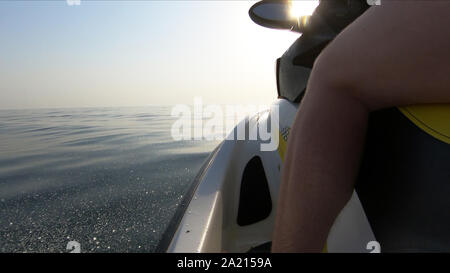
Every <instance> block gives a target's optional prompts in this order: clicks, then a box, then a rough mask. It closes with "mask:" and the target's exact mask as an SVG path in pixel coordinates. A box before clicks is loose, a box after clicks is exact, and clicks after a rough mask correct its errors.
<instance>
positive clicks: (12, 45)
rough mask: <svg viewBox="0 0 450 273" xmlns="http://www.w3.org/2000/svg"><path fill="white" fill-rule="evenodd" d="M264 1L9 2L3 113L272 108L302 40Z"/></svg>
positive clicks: (0, 31) (1, 62) (1, 27)
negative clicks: (272, 18) (280, 64)
mask: <svg viewBox="0 0 450 273" xmlns="http://www.w3.org/2000/svg"><path fill="white" fill-rule="evenodd" d="M253 3H254V1H86V0H84V1H83V0H81V5H79V6H69V5H67V3H66V1H0V37H1V42H0V109H5V108H46V107H90V106H134V105H136V106H140V105H167V104H176V103H186V104H192V103H193V98H194V96H200V97H202V98H203V100H204V102H205V103H220V104H223V103H227V104H228V103H230V104H232V103H233V104H267V103H270V102H271V101H272V100H273V99H275V98H276V84H275V60H276V58H277V57H279V56H281V55H282V53H283V52H284V51H285V50H286V49H287V48H288V46H289V45H290V44H291V43H292V42H293V41H294V40H295V39H296V38H298V34H295V33H292V32H289V31H279V30H271V29H266V28H263V27H260V26H258V25H256V24H254V23H253V22H252V21H251V20H250V18H249V17H248V9H249V7H250V6H251V5H252V4H253Z"/></svg>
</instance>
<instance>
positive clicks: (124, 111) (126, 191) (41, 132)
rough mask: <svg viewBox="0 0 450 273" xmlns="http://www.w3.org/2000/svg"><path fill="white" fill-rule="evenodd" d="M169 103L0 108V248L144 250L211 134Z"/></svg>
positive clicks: (202, 154)
mask: <svg viewBox="0 0 450 273" xmlns="http://www.w3.org/2000/svg"><path fill="white" fill-rule="evenodd" d="M175 120H176V118H174V117H172V116H171V107H156V106H152V107H134V108H82V109H46V110H1V111H0V252H67V251H68V250H66V246H67V244H68V242H70V241H77V242H79V243H80V245H81V252H152V251H154V250H155V247H156V245H157V244H158V242H159V240H160V239H161V236H162V233H163V232H164V231H165V228H166V226H167V224H168V223H169V221H170V220H171V217H172V216H173V214H174V212H175V210H176V208H177V206H178V204H179V202H180V200H181V199H182V197H183V195H184V193H185V192H186V190H187V189H188V187H189V185H190V183H191V182H192V180H193V178H194V177H195V175H196V173H197V171H198V170H199V169H200V167H201V164H202V162H203V161H204V160H205V159H206V157H207V156H208V155H209V153H210V152H211V151H212V150H213V149H214V148H215V146H216V145H218V143H219V141H194V140H186V141H175V140H173V138H172V137H171V133H170V132H171V126H172V124H173V122H174V121H175Z"/></svg>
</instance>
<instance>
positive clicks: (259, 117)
mask: <svg viewBox="0 0 450 273" xmlns="http://www.w3.org/2000/svg"><path fill="white" fill-rule="evenodd" d="M288 6H289V2H288V1H267V0H265V1H260V2H258V3H256V4H255V5H254V6H252V8H251V9H250V11H249V14H250V17H251V19H252V20H253V21H254V22H255V23H257V24H259V25H262V26H264V27H270V28H277V29H289V30H291V31H295V32H298V33H302V35H301V36H300V37H299V38H298V39H297V40H296V41H295V42H294V43H293V44H292V45H291V47H290V48H289V49H288V50H287V51H286V52H285V53H284V55H283V56H282V57H281V58H279V59H278V60H277V61H276V75H275V76H276V78H277V89H278V90H277V92H278V99H277V100H275V101H274V102H273V104H272V106H271V108H270V109H269V110H267V111H264V112H260V113H257V114H255V115H254V116H249V117H247V118H246V119H244V120H242V121H241V122H240V124H238V125H237V126H236V128H235V129H234V130H233V131H232V132H231V133H230V135H234V134H236V131H237V130H238V128H239V127H241V128H242V127H245V128H249V129H252V128H256V127H259V126H263V125H264V126H266V125H265V124H268V123H270V120H271V119H274V118H276V119H277V120H278V122H279V126H278V129H277V130H272V132H271V134H272V137H273V138H278V145H277V147H276V148H275V149H273V150H269V151H262V149H261V144H262V143H264V141H262V140H261V141H259V140H256V141H255V140H232V138H227V139H225V140H224V141H223V142H222V143H221V144H220V145H219V146H218V147H217V148H216V149H215V150H214V151H213V152H212V153H211V155H210V156H209V157H208V159H207V160H206V161H205V163H204V165H203V166H202V168H201V170H200V171H199V173H198V174H197V176H196V178H195V179H194V181H193V183H192V185H191V188H190V189H189V190H188V193H187V194H186V195H185V196H184V200H183V201H182V202H181V204H180V206H179V208H178V211H177V212H176V213H175V216H174V217H173V219H172V221H171V222H170V224H169V226H168V228H167V230H166V232H165V234H164V236H163V238H162V240H161V242H160V244H159V246H158V248H157V251H158V252H171V253H173V252H177V253H178V252H183V253H186V252H219V253H224V252H226V253H230V252H233V253H236V252H239V253H243V252H269V251H270V246H271V238H272V231H273V226H274V219H275V211H276V204H277V197H278V189H279V184H280V171H281V168H282V165H283V158H284V155H285V153H286V150H287V149H288V148H289V147H287V146H286V143H287V139H288V137H289V130H290V127H291V125H292V123H293V120H294V117H295V115H296V112H297V110H298V107H299V104H300V102H301V100H302V97H303V94H304V92H305V89H306V83H307V80H308V76H309V73H310V71H311V68H312V66H313V63H314V60H315V58H316V57H317V56H318V55H319V54H320V52H321V51H322V49H323V48H324V47H325V46H326V45H327V44H328V43H329V42H330V41H332V40H333V39H334V37H335V36H336V35H337V34H338V33H339V32H340V31H341V30H342V29H343V28H345V26H347V25H348V24H350V23H351V22H352V21H353V20H355V19H356V18H357V17H358V16H360V15H361V14H362V13H364V12H365V11H366V10H367V9H368V8H369V6H368V5H367V3H366V1H359V0H347V1H321V2H320V4H319V6H318V7H317V8H316V10H315V11H314V13H313V14H312V15H311V16H310V17H308V18H300V19H298V20H293V19H292V18H291V17H290V16H288V14H287V13H288V9H289V7H288ZM349 46H351V45H349ZM374 80H376V79H374ZM274 109H276V110H277V112H276V113H275V111H274ZM275 114H276V115H275ZM272 129H274V128H272ZM449 196H450V106H449V105H444V104H443V105H415V106H407V107H397V108H391V109H385V110H381V111H377V112H374V113H371V115H370V121H369V127H368V132H367V138H366V144H365V151H364V155H363V160H362V165H361V168H360V172H359V176H358V180H357V182H356V186H355V190H354V192H353V196H352V198H351V199H350V201H349V202H348V203H347V205H346V206H345V208H344V209H343V210H342V211H341V213H340V214H339V216H338V217H337V219H336V220H335V222H334V225H333V226H332V228H331V230H330V232H329V235H328V239H327V242H326V245H325V246H324V252H361V253H369V252H417V251H420V252H422V251H426V252H429V251H431V252H432V251H449V250H450V232H449V231H450V217H449V216H450V215H449V213H450V201H449V200H450V199H449ZM323 202H327V200H323Z"/></svg>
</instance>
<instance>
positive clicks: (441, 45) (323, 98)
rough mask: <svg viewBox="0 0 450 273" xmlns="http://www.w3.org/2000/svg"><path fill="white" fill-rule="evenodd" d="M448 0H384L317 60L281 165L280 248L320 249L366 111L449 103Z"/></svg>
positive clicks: (349, 180)
mask: <svg viewBox="0 0 450 273" xmlns="http://www.w3.org/2000/svg"><path fill="white" fill-rule="evenodd" d="M449 12H450V2H446V1H439V2H436V1H395V2H391V1H387V0H384V1H382V5H381V6H379V7H372V8H370V9H369V10H368V11H367V12H366V13H365V14H363V15H362V16H361V17H360V18H358V19H357V20H356V21H355V22H354V23H352V24H351V25H350V26H349V27H347V28H346V29H345V30H344V31H343V32H342V33H341V34H340V35H339V36H338V37H336V39H335V40H334V41H333V42H332V43H331V44H330V45H329V46H328V47H327V48H326V49H325V50H324V52H323V53H322V54H321V55H320V56H319V57H318V59H317V61H316V63H315V64H314V68H313V72H312V74H311V77H310V80H309V82H308V87H307V91H306V95H305V97H304V99H303V101H302V103H301V105H300V108H299V111H298V113H297V117H296V119H295V122H294V125H293V128H292V131H291V135H290V136H289V141H288V152H287V155H286V158H285V164H284V166H283V170H282V177H281V185H280V195H279V197H278V208H277V216H276V223H275V230H274V237H273V244H272V251H274V252H319V251H321V250H322V248H323V246H324V243H325V241H326V238H327V235H328V231H329V229H330V227H331V225H332V224H333V222H334V220H335V218H336V216H337V214H338V213H339V212H340V210H341V209H342V208H343V207H344V206H345V204H346V202H347V201H348V200H349V198H350V197H351V193H352V191H353V183H354V181H355V178H356V175H357V172H358V168H359V161H360V156H361V150H362V146H363V142H364V135H365V131H366V125H367V117H368V113H369V112H370V111H372V110H377V109H381V108H385V107H392V106H400V105H409V104H419V103H443V102H447V103H449V102H450V77H449V75H450V51H448V48H450V39H449V37H448V35H447V34H446V33H445V31H443V29H444V28H446V27H447V26H449V25H450V17H449V16H448V14H449Z"/></svg>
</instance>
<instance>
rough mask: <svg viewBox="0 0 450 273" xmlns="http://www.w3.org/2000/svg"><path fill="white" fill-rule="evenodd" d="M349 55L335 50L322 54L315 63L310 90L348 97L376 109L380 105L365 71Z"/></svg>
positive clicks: (309, 85)
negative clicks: (360, 69)
mask: <svg viewBox="0 0 450 273" xmlns="http://www.w3.org/2000/svg"><path fill="white" fill-rule="evenodd" d="M347 55H348V54H345V52H342V53H341V54H340V52H336V50H334V49H329V50H325V51H324V52H323V53H322V54H320V55H319V57H317V59H316V61H315V62H314V66H313V69H312V71H311V75H310V79H309V81H308V89H310V90H314V92H322V93H324V94H325V95H329V96H336V95H337V96H342V97H347V98H349V99H352V100H356V101H359V102H360V103H361V104H363V105H365V106H366V107H367V108H368V109H371V110H373V109H376V108H377V107H378V104H379V103H378V102H377V98H376V96H375V95H374V93H373V92H372V90H370V87H369V86H368V83H367V80H365V77H366V76H365V71H358V70H359V69H358V67H359V66H358V64H357V63H356V62H357V61H358V60H352V59H351V58H349V57H348V56H347ZM362 69H363V68H362Z"/></svg>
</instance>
